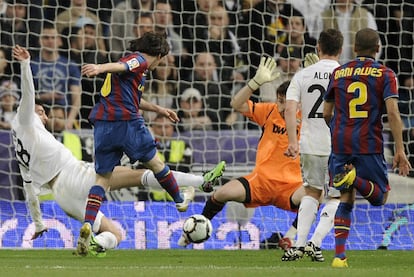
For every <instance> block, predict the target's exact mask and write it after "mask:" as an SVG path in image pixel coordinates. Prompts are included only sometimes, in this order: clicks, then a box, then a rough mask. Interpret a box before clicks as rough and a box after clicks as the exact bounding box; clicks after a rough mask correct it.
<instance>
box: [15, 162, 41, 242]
mask: <svg viewBox="0 0 414 277" xmlns="http://www.w3.org/2000/svg"><path fill="white" fill-rule="evenodd" d="M19 167H20V173H21V175H22V178H23V189H24V192H25V197H26V203H27V206H28V207H29V212H30V217H31V218H32V220H33V222H34V224H35V233H34V234H33V236H32V239H36V238H38V237H41V236H42V235H43V233H44V232H47V227H46V226H45V225H44V224H43V220H42V211H41V210H40V203H39V198H38V197H37V193H36V188H35V187H34V185H33V182H32V180H31V177H30V174H29V173H28V170H27V169H26V168H24V167H23V166H19Z"/></svg>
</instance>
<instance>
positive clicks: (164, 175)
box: [154, 165, 184, 203]
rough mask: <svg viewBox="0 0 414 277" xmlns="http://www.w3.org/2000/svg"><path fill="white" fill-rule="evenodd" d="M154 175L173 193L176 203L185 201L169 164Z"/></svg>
mask: <svg viewBox="0 0 414 277" xmlns="http://www.w3.org/2000/svg"><path fill="white" fill-rule="evenodd" d="M154 176H155V178H156V179H157V180H158V182H159V183H160V184H161V187H162V188H163V189H165V190H166V191H167V192H168V194H169V195H171V197H172V198H173V199H174V202H175V203H181V202H183V201H184V200H183V198H182V197H181V194H180V189H179V187H178V184H177V181H176V180H175V177H174V175H173V174H172V172H171V170H170V168H169V167H168V165H165V167H164V169H163V170H161V171H160V172H158V173H156V174H155V173H154Z"/></svg>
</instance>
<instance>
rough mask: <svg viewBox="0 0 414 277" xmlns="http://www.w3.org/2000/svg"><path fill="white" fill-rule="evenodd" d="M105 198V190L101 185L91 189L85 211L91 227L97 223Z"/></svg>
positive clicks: (86, 219) (86, 220)
mask: <svg viewBox="0 0 414 277" xmlns="http://www.w3.org/2000/svg"><path fill="white" fill-rule="evenodd" d="M104 197H105V189H104V188H103V187H101V186H99V185H95V186H93V187H91V189H90V190H89V194H88V200H87V202H86V210H85V222H89V223H90V224H91V226H93V224H94V223H95V218H96V215H97V214H98V212H99V209H100V208H101V204H102V200H103V198H104Z"/></svg>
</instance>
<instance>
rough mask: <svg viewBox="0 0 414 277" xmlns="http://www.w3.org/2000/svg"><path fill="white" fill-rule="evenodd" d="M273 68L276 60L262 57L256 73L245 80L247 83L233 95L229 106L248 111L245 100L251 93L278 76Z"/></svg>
mask: <svg viewBox="0 0 414 277" xmlns="http://www.w3.org/2000/svg"><path fill="white" fill-rule="evenodd" d="M275 68H276V61H275V60H274V59H273V58H271V57H262V58H261V59H260V65H259V67H258V69H257V72H256V74H255V75H254V77H253V78H252V79H251V80H250V81H249V82H247V85H245V86H244V87H243V88H242V89H240V90H239V91H238V92H237V94H236V95H235V96H234V97H233V99H232V100H231V103H230V104H231V107H232V108H233V109H235V110H236V111H238V112H241V113H243V112H247V111H249V106H248V104H247V101H248V100H249V98H250V96H251V95H252V93H253V92H254V91H256V90H257V89H259V87H260V86H261V85H263V84H264V83H267V82H270V81H273V80H274V79H276V78H278V77H279V76H280V73H279V72H277V71H275V70H274V69H275ZM275 94H276V91H275Z"/></svg>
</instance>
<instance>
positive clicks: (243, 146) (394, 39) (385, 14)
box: [0, 0, 414, 250]
mask: <svg viewBox="0 0 414 277" xmlns="http://www.w3.org/2000/svg"><path fill="white" fill-rule="evenodd" d="M71 2H84V4H86V6H82V5H81V6H80V7H71V6H70V5H71ZM147 2H148V3H149V5H147V4H146V3H147ZM202 2H206V3H209V4H208V7H203V6H198V5H197V3H202ZM216 2H217V5H219V6H221V8H220V7H215V3H216ZM274 2H286V3H287V4H285V5H279V6H275V5H274ZM330 2H333V1H328V0H325V1H319V0H318V1H300V0H287V1H269V0H267V1H220V0H218V1H187V0H174V1H170V5H168V4H167V3H168V2H166V1H160V0H158V1H126V2H123V1H120V0H108V1H86V0H85V1H60V0H47V1H41V0H30V1H25V0H9V1H0V14H1V17H0V23H1V28H0V34H1V37H0V39H1V41H0V43H1V50H0V65H1V64H2V63H3V60H4V61H6V62H7V67H5V69H4V72H2V71H1V70H2V67H1V66H0V82H1V84H2V83H3V82H4V81H5V80H7V81H9V80H12V81H14V82H15V83H16V85H19V76H20V75H19V65H18V63H16V62H15V61H13V60H12V59H11V52H10V51H11V48H12V47H13V46H14V45H15V44H20V45H22V46H25V47H27V48H28V49H29V50H30V52H31V55H32V63H33V64H34V66H36V67H39V68H42V66H45V70H43V71H42V70H39V71H37V72H36V73H35V74H34V77H35V85H36V88H37V91H38V93H39V95H40V94H41V93H44V94H45V95H47V93H48V92H49V93H50V92H51V91H53V92H55V94H56V95H60V97H59V96H57V97H56V98H55V101H56V102H55V101H51V102H50V104H49V106H50V107H52V106H54V105H61V103H58V102H59V101H58V99H61V100H62V99H65V100H64V101H63V102H62V103H63V104H64V105H67V106H66V107H67V110H66V112H67V113H66V116H67V115H68V113H69V112H70V110H71V109H73V108H76V105H75V104H74V103H73V101H74V99H75V98H72V94H76V87H77V86H78V87H79V89H80V91H81V94H80V100H81V105H80V107H79V109H80V110H79V116H78V118H77V121H76V124H75V125H74V129H73V130H72V132H73V133H74V134H77V135H79V137H80V138H81V140H82V148H83V149H82V150H83V151H82V154H83V158H84V159H87V158H88V159H90V158H93V157H92V153H93V136H92V126H91V125H90V124H89V122H88V119H87V117H88V114H89V112H90V110H91V109H92V107H93V106H94V104H95V103H96V101H97V100H98V98H99V97H98V95H99V90H100V88H101V86H102V84H103V82H104V78H105V76H97V77H95V78H87V77H85V76H80V67H81V65H82V64H85V63H103V62H116V61H117V60H118V58H119V57H121V56H122V55H125V54H126V53H128V51H126V49H127V48H128V42H129V41H130V40H132V39H134V38H136V37H137V36H139V34H142V33H143V32H145V31H147V30H155V31H163V32H166V33H167V35H168V36H167V38H168V41H169V45H170V50H171V52H170V55H168V57H167V58H166V59H163V60H162V61H161V63H160V66H159V67H158V68H157V69H156V70H154V71H152V72H148V75H147V82H146V87H145V91H144V93H143V98H145V99H146V100H147V101H150V102H152V103H155V104H159V105H161V106H168V107H171V108H173V109H175V110H177V111H178V110H181V112H180V113H179V115H180V117H181V119H182V120H181V123H180V124H177V126H174V127H175V128H176V132H175V134H174V139H176V140H182V141H184V142H185V143H186V145H187V146H188V148H189V149H191V155H190V157H191V158H190V161H183V160H180V161H178V162H177V161H174V162H172V163H171V167H172V168H187V169H188V170H189V172H191V173H194V174H202V173H203V172H205V171H206V170H208V169H211V168H212V167H213V166H214V165H215V164H217V163H218V162H220V161H222V160H224V161H226V164H227V166H226V171H225V173H224V176H223V182H222V183H224V182H225V181H226V180H229V179H231V178H235V177H240V176H243V175H245V174H247V173H249V172H250V171H251V170H252V169H253V168H254V166H255V154H256V146H257V143H258V141H259V140H260V136H261V129H260V127H259V126H257V125H256V124H253V123H250V122H249V121H248V120H247V119H246V118H244V117H242V116H240V115H239V114H237V113H235V112H233V111H232V109H231V108H230V100H231V97H232V96H233V95H234V93H236V92H237V91H238V90H239V89H240V88H241V87H242V86H243V85H244V84H245V83H246V80H248V79H249V78H251V77H252V76H253V75H254V73H255V69H256V67H257V65H258V63H259V59H260V56H261V55H262V54H268V55H271V56H273V57H274V58H275V59H277V60H278V66H279V67H281V68H282V67H283V64H285V67H284V68H282V69H281V70H283V72H284V73H285V74H284V75H285V76H286V79H285V80H288V79H289V78H291V77H292V75H293V73H294V72H295V70H297V69H298V68H300V67H301V66H302V64H301V58H303V55H304V54H305V53H306V52H309V51H315V46H316V39H317V35H318V32H320V30H321V29H320V28H321V27H320V24H323V23H324V22H320V21H319V19H320V18H324V20H325V23H326V22H334V21H335V20H336V19H335V18H334V16H335V14H336V13H333V15H332V18H329V17H326V14H330V13H329V12H328V11H329V10H330V9H331V8H332V6H331V4H330ZM337 2H341V1H337ZM350 2H352V1H350ZM355 2H356V6H353V7H352V9H351V10H352V11H355V10H358V11H359V12H360V13H361V14H363V15H364V18H363V20H362V21H363V22H362V23H359V24H365V25H367V26H371V25H370V24H375V28H376V29H377V30H378V32H379V34H380V37H381V44H382V47H381V53H380V55H379V56H378V58H379V60H380V61H381V62H382V63H383V64H385V65H387V66H389V67H391V68H392V69H393V70H394V71H395V72H396V74H397V76H398V80H399V84H400V101H399V105H400V112H401V116H402V119H403V121H404V143H405V146H406V153H407V154H408V157H409V158H410V161H411V163H412V164H413V165H414V132H413V130H412V128H413V127H414V121H413V120H412V119H413V116H414V105H413V104H414V101H413V100H414V99H413V95H414V94H413V93H414V77H413V75H412V72H413V68H412V67H413V57H414V53H413V47H412V45H413V26H414V23H413V22H414V3H411V1H387V0H367V1H361V0H359V1H355ZM137 3H141V4H137ZM151 3H152V4H151ZM272 3H273V4H272ZM253 4H255V6H254V7H253V6H252V5H253ZM290 4H291V5H290ZM361 4H362V5H361ZM140 5H141V6H140ZM21 7H23V10H24V13H22V10H21V9H19V8H21ZM293 8H295V9H296V10H297V11H298V12H300V13H302V14H303V16H304V18H303V19H302V18H300V17H299V18H300V20H299V22H297V21H295V20H293V19H292V18H296V17H298V13H297V12H296V11H294V10H293ZM361 8H362V9H363V10H362V11H360V9H361ZM324 11H325V12H326V13H325V17H322V16H320V15H321V13H322V12H324ZM79 14H81V15H82V16H79ZM354 17H356V15H354ZM354 19H355V18H354ZM371 19H372V20H371ZM301 20H304V22H305V23H306V24H307V27H308V29H307V30H308V34H307V35H306V40H304V41H303V42H299V41H300V39H299V40H296V39H297V38H296V37H295V33H296V34H297V33H299V34H300V35H303V32H302V33H301V31H296V32H295V27H293V24H294V23H295V22H296V23H298V24H299V25H300V23H301V22H302V21H301ZM355 20H356V19H355ZM47 23H53V24H54V27H56V28H57V34H58V35H57V36H53V35H50V34H45V33H44V31H43V29H44V28H45V26H46V25H47ZM223 24H224V25H223ZM318 24H319V25H318ZM208 26H210V27H208ZM358 26H359V25H358ZM342 27H343V26H342V25H341V26H339V27H338V28H340V29H341V28H342ZM352 28H357V27H355V26H354V25H353V26H351V27H349V28H348V30H347V31H346V33H344V35H345V36H346V37H347V39H345V46H344V47H346V48H347V49H348V50H349V49H351V48H352V47H351V45H350V42H351V41H352V40H351V39H349V37H350V36H351V34H353V33H352V31H353V29H352ZM54 39H56V47H57V49H56V50H57V52H55V53H59V55H61V57H63V59H62V60H59V61H52V62H50V61H44V60H42V59H38V58H37V57H50V55H48V51H49V52H50V51H52V50H51V49H50V48H53V44H52V45H50V41H49V40H54ZM48 43H49V44H48ZM285 47H287V48H286V49H287V51H284V50H283V49H284V48H285ZM290 47H293V48H298V49H300V52H299V54H297V53H296V52H295V51H293V50H292V51H291V50H289V49H290ZM2 52H3V54H4V58H3V57H2V56H1V55H2ZM200 53H205V55H201V54H200ZM346 53H347V55H348V56H346V57H343V59H346V58H347V57H348V58H349V57H351V56H352V51H346ZM52 56H53V55H52ZM298 58H300V59H299V61H296V60H298ZM295 59H296V60H295ZM44 64H46V65H44ZM47 64H49V67H48V66H47ZM50 64H52V67H50ZM72 65H73V67H72ZM203 74H204V77H203ZM206 76H207V77H206ZM203 78H204V79H203ZM285 80H281V81H280V82H279V83H277V84H274V86H273V88H272V87H270V89H273V90H271V92H273V93H271V97H270V98H267V97H268V95H266V92H265V91H257V92H255V93H254V94H253V96H252V100H253V101H274V99H273V98H272V97H274V90H275V89H276V85H277V86H279V85H280V84H281V83H282V82H283V81H285ZM1 84H0V85H1ZM189 88H190V90H188V89H189ZM191 88H195V89H196V91H194V90H191ZM1 89H2V91H3V87H1ZM49 96H50V95H49ZM44 97H45V99H47V97H48V96H44ZM0 98H1V95H0ZM0 100H1V99H0ZM197 100H198V101H200V100H201V102H202V105H203V106H202V108H201V109H202V111H203V112H201V113H199V114H198V115H197V116H194V115H193V116H192V117H191V116H190V117H188V118H187V116H186V113H184V110H185V105H186V103H187V104H188V103H190V102H191V103H194V102H197ZM182 102H186V103H184V104H183V103H182ZM183 105H184V106H183ZM0 111H1V112H2V117H1V120H2V121H4V120H6V117H5V116H4V114H5V108H4V107H3V105H2V107H1V108H0ZM143 115H144V118H145V119H146V121H147V123H148V125H149V126H154V125H153V124H155V123H156V119H155V115H154V114H151V113H144V114H143ZM195 117H196V118H195ZM384 122H385V123H386V118H384ZM55 133H56V135H57V136H59V134H58V131H57V130H55ZM384 138H385V142H386V147H385V155H386V160H387V163H388V164H389V174H390V184H391V188H392V191H391V193H390V197H389V201H388V203H387V204H386V205H385V206H382V207H373V206H370V205H369V204H368V203H367V202H366V201H365V200H363V199H358V200H357V204H356V206H355V208H354V210H353V215H352V222H353V223H352V230H351V233H350V238H349V241H348V246H347V248H349V249H377V248H378V247H382V248H387V249H404V250H405V249H406V250H412V249H413V245H414V243H413V242H414V235H413V234H412V230H414V223H413V220H412V219H413V217H414V204H413V203H414V197H413V195H414V179H413V176H414V174H412V176H411V177H407V178H403V177H400V176H398V174H396V173H394V172H393V170H392V169H391V165H392V155H393V147H394V144H393V141H392V137H391V136H390V130H389V129H388V128H387V125H386V124H385V131H384ZM12 145H13V144H12V138H11V132H10V130H8V129H3V130H0V247H10V248H32V247H36V248H62V247H64V248H73V247H75V243H76V238H77V236H78V232H79V228H80V226H81V225H80V223H79V222H77V221H75V220H73V219H70V218H69V217H67V216H66V215H65V214H64V213H63V211H62V210H61V209H60V208H59V207H58V206H57V205H56V203H55V202H54V201H53V198H51V197H50V195H48V194H46V195H42V196H41V200H42V204H41V208H42V212H43V218H44V221H45V224H46V226H48V228H49V230H50V231H49V232H48V233H46V234H45V235H44V236H43V237H42V238H39V239H37V240H35V241H32V240H30V238H31V236H32V234H33V232H34V224H33V223H32V221H31V219H30V216H29V212H28V208H27V206H26V203H25V202H24V201H25V200H24V193H23V191H22V179H21V177H20V174H19V170H18V165H17V161H16V160H15V158H14V149H13V146H12ZM160 152H161V153H162V154H163V155H164V158H166V159H168V155H169V154H167V153H165V152H163V150H161V151H160ZM167 162H168V160H167ZM160 195H161V197H160ZM208 195H209V194H208V193H202V192H197V193H196V201H195V202H194V203H192V204H191V206H190V208H189V210H188V211H187V212H185V213H178V212H177V211H176V209H175V206H174V203H173V202H170V201H168V199H165V193H163V192H162V191H161V190H155V191H154V190H151V191H150V190H148V191H145V190H144V191H143V190H141V191H140V190H138V189H137V188H131V189H123V190H121V191H116V192H110V193H108V194H107V197H106V198H107V201H106V202H105V203H104V204H103V206H102V211H103V212H104V213H105V214H106V215H107V216H108V217H110V218H111V219H113V220H114V221H115V222H116V224H117V225H118V226H119V228H120V229H121V230H122V232H123V236H124V240H123V242H122V243H121V244H120V248H123V249H157V248H159V249H166V248H179V246H178V245H177V241H178V238H179V235H180V234H181V227H182V224H183V221H184V219H185V218H187V217H188V216H190V215H192V214H199V213H201V212H202V209H203V205H204V202H205V201H206V199H207V197H208ZM162 196H164V197H162ZM294 218H295V214H293V213H291V212H286V211H283V210H281V209H278V208H275V207H259V208H256V209H245V208H244V207H243V206H242V205H238V204H236V203H232V202H231V203H228V205H226V208H225V209H224V210H223V211H222V212H221V213H219V214H218V215H217V217H215V218H214V219H213V220H212V224H213V228H214V232H213V236H212V238H211V239H210V240H208V241H207V242H206V243H204V244H198V245H194V246H193V247H194V248H197V249H259V248H260V246H261V245H260V242H261V241H263V240H264V239H266V238H268V237H270V236H271V235H272V233H275V232H281V233H285V232H286V231H287V230H288V229H289V227H290V224H291V223H292V221H293V219H294ZM312 232H313V228H312V230H311V233H312ZM322 248H323V249H333V248H334V237H333V233H331V234H330V235H328V236H327V237H326V239H325V240H324V241H323V245H322Z"/></svg>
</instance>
